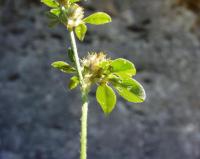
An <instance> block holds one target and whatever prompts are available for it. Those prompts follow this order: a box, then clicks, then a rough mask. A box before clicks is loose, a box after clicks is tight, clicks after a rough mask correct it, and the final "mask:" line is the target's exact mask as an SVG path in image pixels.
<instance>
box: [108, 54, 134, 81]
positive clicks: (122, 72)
mask: <svg viewBox="0 0 200 159" xmlns="http://www.w3.org/2000/svg"><path fill="white" fill-rule="evenodd" d="M111 67H112V71H111V72H112V73H114V74H116V75H117V76H120V77H123V78H125V77H132V76H134V75H135V74H136V69H135V66H134V64H133V63H132V62H130V61H128V60H126V59H122V58H119V59H116V60H114V61H112V62H111Z"/></svg>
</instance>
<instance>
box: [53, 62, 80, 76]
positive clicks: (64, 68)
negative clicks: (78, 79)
mask: <svg viewBox="0 0 200 159" xmlns="http://www.w3.org/2000/svg"><path fill="white" fill-rule="evenodd" d="M51 66H52V67H54V68H56V69H58V70H60V71H62V72H64V73H75V72H76V69H75V68H74V67H72V66H70V65H69V64H68V63H66V62H64V61H56V62H53V63H52V64H51Z"/></svg>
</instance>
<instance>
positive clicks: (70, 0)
mask: <svg viewBox="0 0 200 159" xmlns="http://www.w3.org/2000/svg"><path fill="white" fill-rule="evenodd" d="M80 1H81V0H69V2H70V3H76V2H80Z"/></svg>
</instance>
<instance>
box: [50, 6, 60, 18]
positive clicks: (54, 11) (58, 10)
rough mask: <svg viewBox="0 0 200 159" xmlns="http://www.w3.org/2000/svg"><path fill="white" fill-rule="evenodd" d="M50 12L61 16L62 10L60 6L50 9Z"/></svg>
mask: <svg viewBox="0 0 200 159" xmlns="http://www.w3.org/2000/svg"><path fill="white" fill-rule="evenodd" d="M50 13H51V14H53V15H55V16H56V17H59V15H60V13H61V11H60V9H59V8H54V9H51V10H50Z"/></svg>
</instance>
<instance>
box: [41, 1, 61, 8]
mask: <svg viewBox="0 0 200 159" xmlns="http://www.w3.org/2000/svg"><path fill="white" fill-rule="evenodd" d="M41 2H42V3H44V4H45V5H47V6H48V7H51V8H56V7H59V3H58V2H57V1H55V0H41Z"/></svg>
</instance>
